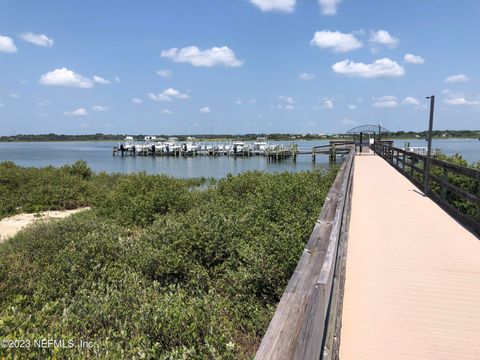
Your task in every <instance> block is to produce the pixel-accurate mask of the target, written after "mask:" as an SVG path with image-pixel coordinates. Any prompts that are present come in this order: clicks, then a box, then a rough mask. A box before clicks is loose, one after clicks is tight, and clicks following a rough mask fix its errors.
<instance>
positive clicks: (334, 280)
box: [255, 148, 355, 360]
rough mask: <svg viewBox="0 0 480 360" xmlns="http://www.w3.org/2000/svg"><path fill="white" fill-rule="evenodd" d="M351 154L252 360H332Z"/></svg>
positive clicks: (342, 271)
mask: <svg viewBox="0 0 480 360" xmlns="http://www.w3.org/2000/svg"><path fill="white" fill-rule="evenodd" d="M354 156H355V152H354V150H353V148H351V149H350V152H349V153H348V157H347V159H346V161H345V162H344V163H343V165H342V167H341V168H340V170H339V173H338V175H337V177H336V179H335V182H334V184H333V185H332V188H331V189H330V191H329V193H328V195H327V198H326V200H325V203H324V205H323V208H322V211H321V213H320V216H319V218H318V220H317V223H316V224H315V227H314V229H313V232H312V234H311V235H310V239H309V241H308V243H307V245H306V246H305V250H304V252H303V254H302V256H301V257H300V260H299V262H298V264H297V268H296V269H295V272H294V273H293V275H292V277H291V278H290V281H289V282H288V285H287V288H286V290H285V292H284V293H283V295H282V298H281V300H280V303H279V304H278V306H277V309H276V311H275V314H274V316H273V319H272V321H271V322H270V325H269V326H268V329H267V331H266V333H265V335H264V337H263V339H262V342H261V344H260V347H259V349H258V351H257V354H256V356H255V359H257V360H267V359H268V360H270V359H276V360H282V359H285V360H287V359H289V360H290V359H297V360H318V359H338V352H339V343H340V327H341V312H342V303H343V288H344V282H345V259H346V242H347V237H348V233H347V232H348V224H349V221H350V207H351V197H352V181H353V180H352V179H353V166H354Z"/></svg>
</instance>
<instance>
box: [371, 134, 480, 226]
mask: <svg viewBox="0 0 480 360" xmlns="http://www.w3.org/2000/svg"><path fill="white" fill-rule="evenodd" d="M372 149H373V150H374V151H375V153H376V154H378V155H380V156H381V157H382V158H384V159H385V160H386V161H388V162H389V163H390V164H391V165H392V166H393V167H394V168H396V169H397V170H398V171H400V172H401V173H402V174H403V175H405V176H406V177H407V178H408V179H409V180H410V181H412V182H413V183H414V184H415V185H417V186H418V187H419V188H420V189H421V190H422V191H423V190H424V183H425V176H426V172H425V168H426V166H425V163H426V160H427V157H426V156H423V155H419V154H415V153H413V152H410V151H406V150H402V149H399V148H395V147H392V146H388V145H385V144H381V143H376V144H374V145H373V146H372ZM460 182H463V185H464V186H462V185H459V183H460ZM465 185H466V186H465ZM426 195H428V196H429V197H430V198H432V199H433V200H434V201H435V202H436V203H437V204H439V205H440V206H441V207H442V208H443V209H444V210H446V211H447V212H448V213H449V214H451V215H452V216H454V217H455V218H456V219H458V220H459V221H460V222H461V223H463V224H464V225H465V226H467V227H468V228H470V229H471V230H473V231H474V232H476V233H478V234H480V170H476V169H472V168H469V167H465V166H460V165H456V164H452V163H450V162H447V161H443V160H439V159H436V158H431V159H430V173H429V177H428V190H427V194H426Z"/></svg>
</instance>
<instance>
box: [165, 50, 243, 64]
mask: <svg viewBox="0 0 480 360" xmlns="http://www.w3.org/2000/svg"><path fill="white" fill-rule="evenodd" d="M161 56H162V57H165V58H168V59H172V60H173V61H175V62H180V63H189V64H192V65H193V66H204V67H212V66H215V65H224V66H227V67H237V66H241V65H242V64H243V61H240V60H238V59H237V58H236V57H235V53H234V52H233V50H232V49H230V48H228V47H227V46H222V47H212V48H210V49H206V50H200V49H199V48H198V47H196V46H188V47H184V48H182V49H180V50H179V49H177V48H172V49H169V50H163V51H162V53H161Z"/></svg>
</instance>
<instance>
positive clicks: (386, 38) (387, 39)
mask: <svg viewBox="0 0 480 360" xmlns="http://www.w3.org/2000/svg"><path fill="white" fill-rule="evenodd" d="M369 41H370V42H371V43H373V44H378V45H387V46H389V47H391V48H394V47H396V46H397V45H398V42H399V40H398V39H397V38H395V37H393V36H392V35H390V33H389V32H388V31H386V30H378V31H371V32H370V40H369Z"/></svg>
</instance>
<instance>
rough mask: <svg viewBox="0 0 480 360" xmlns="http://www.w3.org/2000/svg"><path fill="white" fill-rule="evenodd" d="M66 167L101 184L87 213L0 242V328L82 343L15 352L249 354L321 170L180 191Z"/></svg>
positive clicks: (309, 221) (314, 198)
mask: <svg viewBox="0 0 480 360" xmlns="http://www.w3.org/2000/svg"><path fill="white" fill-rule="evenodd" d="M79 172H80V173H84V174H85V175H87V176H82V178H83V179H87V178H90V179H89V180H85V181H88V182H89V184H90V185H92V186H94V187H95V188H96V189H97V191H98V188H101V189H102V190H101V192H102V194H103V196H99V193H100V192H97V193H96V194H95V195H94V196H93V202H92V203H93V207H94V208H93V210H91V211H88V212H85V213H81V214H77V215H74V216H72V217H70V218H67V219H65V220H62V221H58V222H50V223H45V224H39V225H37V226H35V227H30V228H28V229H26V230H24V231H22V232H20V233H19V234H18V235H17V236H16V237H14V238H12V239H10V240H8V241H7V242H6V243H4V244H2V245H0V338H11V339H20V338H26V339H38V338H53V339H75V340H76V341H78V340H80V339H83V340H89V341H93V342H94V344H95V345H94V347H93V348H92V349H83V350H82V349H79V348H74V349H55V350H54V349H53V348H49V349H38V348H37V349H29V350H28V351H27V350H25V351H23V352H20V353H19V352H18V351H22V350H17V352H16V354H17V355H19V354H20V355H19V356H20V357H21V358H28V357H30V358H32V359H33V358H38V357H48V356H57V357H59V358H63V357H87V356H90V357H93V356H97V357H102V358H111V359H117V358H132V359H133V358H152V359H234V358H235V359H238V358H248V357H251V356H252V355H253V354H254V352H255V349H256V347H257V346H258V342H259V340H260V339H261V336H262V335H263V333H264V331H265V329H266V327H267V325H268V322H269V320H270V318H271V316H272V314H273V311H274V306H275V304H276V303H277V302H278V300H279V298H280V296H281V294H282V292H283V289H284V287H285V285H286V283H287V281H288V279H289V278H290V276H291V274H292V272H293V270H294V268H295V265H296V263H297V261H298V258H299V256H300V254H301V252H302V249H303V246H304V244H305V243H306V241H307V240H308V236H309V234H310V232H311V229H312V228H313V225H314V223H315V219H316V217H317V216H318V214H319V212H320V209H321V206H322V204H323V201H324V199H325V196H326V194H327V192H328V190H329V188H330V186H331V183H332V182H333V179H334V176H335V171H334V170H332V171H331V172H329V173H327V174H324V175H322V174H320V173H316V172H312V173H300V174H289V173H284V174H278V175H269V174H264V173H260V172H250V173H245V174H243V175H239V176H235V177H233V176H229V177H227V178H225V179H223V180H220V181H219V182H218V183H217V184H215V185H214V186H212V187H210V188H208V189H206V190H204V191H198V190H193V191H192V190H191V189H189V187H188V185H189V184H188V182H185V181H180V180H175V179H171V178H166V177H162V176H147V175H144V174H143V175H142V174H137V175H128V176H123V175H122V176H116V177H115V178H113V177H110V176H107V175H102V176H103V178H102V176H97V175H92V174H88V172H84V170H81V171H79ZM75 177H78V178H79V179H80V176H78V172H77V173H76V175H75ZM107 183H108V185H105V184H107ZM145 208H146V210H145ZM138 214H140V215H138ZM132 225H135V226H134V227H133V229H135V231H132ZM139 225H140V226H142V227H139ZM1 352H3V353H5V354H13V352H12V351H10V350H6V349H0V353H1Z"/></svg>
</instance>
